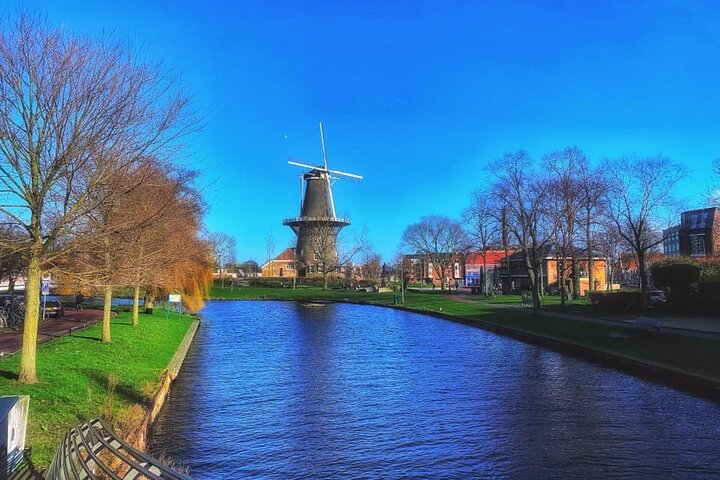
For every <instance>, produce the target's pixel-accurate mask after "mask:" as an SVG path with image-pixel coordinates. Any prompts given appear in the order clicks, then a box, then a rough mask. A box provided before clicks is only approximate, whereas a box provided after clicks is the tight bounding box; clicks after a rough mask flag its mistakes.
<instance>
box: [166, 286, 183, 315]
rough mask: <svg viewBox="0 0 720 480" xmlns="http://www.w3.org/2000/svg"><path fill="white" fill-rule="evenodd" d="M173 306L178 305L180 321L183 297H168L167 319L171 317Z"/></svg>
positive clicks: (172, 295)
mask: <svg viewBox="0 0 720 480" xmlns="http://www.w3.org/2000/svg"><path fill="white" fill-rule="evenodd" d="M171 305H176V306H177V309H178V320H180V314H181V313H182V295H180V294H179V293H171V294H170V295H168V308H167V310H166V312H167V313H166V316H165V318H169V317H170V307H171Z"/></svg>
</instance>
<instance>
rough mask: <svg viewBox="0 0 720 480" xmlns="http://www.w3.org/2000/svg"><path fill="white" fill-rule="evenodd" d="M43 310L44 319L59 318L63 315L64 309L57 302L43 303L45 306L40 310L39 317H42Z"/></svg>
mask: <svg viewBox="0 0 720 480" xmlns="http://www.w3.org/2000/svg"><path fill="white" fill-rule="evenodd" d="M43 310H44V311H45V318H48V317H55V318H60V317H62V316H64V315H65V309H64V308H63V306H62V303H60V301H59V300H48V301H47V302H45V306H44V307H41V309H40V315H42V313H43Z"/></svg>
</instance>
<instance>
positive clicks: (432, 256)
mask: <svg viewBox="0 0 720 480" xmlns="http://www.w3.org/2000/svg"><path fill="white" fill-rule="evenodd" d="M402 241H403V243H404V244H405V245H406V246H407V247H408V248H409V249H410V250H412V251H413V252H415V253H418V254H420V255H423V256H425V257H426V258H427V259H428V260H429V261H430V262H431V263H432V266H433V269H434V270H435V273H437V275H438V277H439V278H440V288H441V289H445V286H446V277H447V275H448V274H449V273H450V272H452V267H453V265H455V263H459V262H464V260H465V257H466V256H467V254H468V252H469V251H470V250H471V249H472V239H471V238H470V236H469V235H468V233H467V232H466V231H465V229H464V228H463V226H462V224H460V222H458V221H457V220H454V219H452V218H448V217H444V216H441V215H429V216H427V217H422V218H421V219H420V221H419V222H418V223H414V224H412V225H410V226H408V227H407V228H406V229H405V231H404V232H403V236H402Z"/></svg>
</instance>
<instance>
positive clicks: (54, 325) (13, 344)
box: [0, 310, 102, 359]
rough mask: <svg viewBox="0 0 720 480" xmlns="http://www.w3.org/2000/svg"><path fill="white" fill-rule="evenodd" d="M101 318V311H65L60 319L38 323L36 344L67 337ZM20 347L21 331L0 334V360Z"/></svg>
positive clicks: (50, 319) (17, 350)
mask: <svg viewBox="0 0 720 480" xmlns="http://www.w3.org/2000/svg"><path fill="white" fill-rule="evenodd" d="M101 317H102V311H101V310H82V311H79V312H76V311H75V310H66V311H65V316H64V317H61V318H49V319H46V320H45V321H44V322H43V321H41V322H40V326H39V327H38V340H37V342H38V343H43V342H47V341H48V340H52V339H53V338H55V337H62V336H65V335H69V334H70V333H71V332H75V331H77V330H81V329H83V328H85V327H87V326H88V325H92V324H94V323H97V322H98V320H99V319H100V318H101ZM21 347H22V330H20V331H14V330H11V331H8V332H4V333H0V359H2V358H5V357H8V356H9V355H13V354H15V353H17V352H19V351H20V348H21Z"/></svg>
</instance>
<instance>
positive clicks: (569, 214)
mask: <svg viewBox="0 0 720 480" xmlns="http://www.w3.org/2000/svg"><path fill="white" fill-rule="evenodd" d="M587 162H588V160H587V158H586V157H585V155H584V154H583V153H582V151H580V149H578V148H577V147H569V148H566V149H564V150H562V151H558V152H553V153H551V154H549V155H546V156H545V158H544V162H543V164H544V167H545V169H546V171H547V172H548V189H549V193H550V199H549V201H550V203H551V204H552V208H551V209H549V212H548V214H549V215H551V216H553V217H554V218H553V224H554V225H555V229H554V235H553V239H554V243H555V250H556V257H557V265H558V287H559V289H560V298H561V300H560V304H561V307H562V308H564V307H565V300H566V298H567V285H566V274H567V269H566V265H565V263H566V261H567V259H568V258H569V259H570V263H571V280H572V289H571V292H572V296H573V297H574V298H577V297H578V296H579V290H580V278H579V277H580V276H579V268H578V262H577V254H576V251H575V241H576V236H577V232H576V230H577V226H578V217H579V210H580V207H581V202H582V199H583V198H582V195H583V192H582V188H581V183H580V178H579V171H580V170H581V169H582V168H583V166H584V165H585V164H587Z"/></svg>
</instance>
